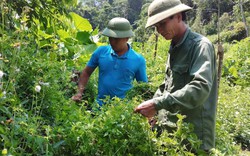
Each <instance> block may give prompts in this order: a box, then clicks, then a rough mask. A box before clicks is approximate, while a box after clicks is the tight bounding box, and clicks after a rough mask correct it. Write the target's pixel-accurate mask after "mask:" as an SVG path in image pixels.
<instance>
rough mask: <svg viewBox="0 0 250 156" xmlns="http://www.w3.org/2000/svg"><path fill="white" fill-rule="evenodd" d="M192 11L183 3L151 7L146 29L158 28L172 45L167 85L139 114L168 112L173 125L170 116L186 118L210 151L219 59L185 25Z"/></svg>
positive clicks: (168, 0) (164, 0) (161, 1)
mask: <svg viewBox="0 0 250 156" xmlns="http://www.w3.org/2000/svg"><path fill="white" fill-rule="evenodd" d="M188 10H191V8H190V7H189V6H187V5H185V4H182V3H181V2H180V0H155V1H153V2H152V3H151V4H150V6H149V8H148V20H147V24H146V27H150V26H155V27H156V29H157V31H158V32H159V33H160V34H161V35H162V36H163V37H164V38H165V39H166V40H171V45H170V49H169V54H168V60H167V66H166V77H165V83H164V84H162V85H161V86H160V87H159V89H158V90H157V91H156V93H155V95H154V97H153V98H152V99H150V100H148V101H145V102H143V103H141V104H140V105H139V106H137V107H136V108H135V111H136V112H138V113H141V114H142V115H144V116H145V117H147V118H152V117H153V116H155V115H156V113H157V112H158V113H160V112H161V111H162V110H164V111H165V112H167V114H168V115H166V116H167V118H168V120H170V121H173V122H175V121H176V120H177V119H176V118H175V116H174V115H172V116H171V115H170V114H174V113H180V114H183V115H186V118H185V121H187V122H189V123H192V124H193V125H194V132H195V133H196V134H197V136H198V138H199V139H200V140H201V141H202V145H201V149H203V150H206V151H209V150H210V149H211V148H214V147H215V115H216V105H217V104H216V103H217V70H216V69H217V67H216V56H215V51H214V47H213V45H212V43H211V42H210V41H209V40H208V39H207V38H206V37H204V36H202V35H200V34H197V33H195V32H193V31H191V30H190V28H189V27H188V26H187V25H186V24H185V19H186V14H185V12H186V11H188ZM166 116H165V117H166Z"/></svg>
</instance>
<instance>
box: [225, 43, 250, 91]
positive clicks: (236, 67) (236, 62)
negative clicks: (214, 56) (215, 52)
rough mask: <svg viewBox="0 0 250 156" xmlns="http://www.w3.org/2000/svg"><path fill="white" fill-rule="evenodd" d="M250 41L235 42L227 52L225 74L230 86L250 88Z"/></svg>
mask: <svg viewBox="0 0 250 156" xmlns="http://www.w3.org/2000/svg"><path fill="white" fill-rule="evenodd" d="M249 41H250V39H249V38H246V39H244V40H241V41H240V42H235V43H234V44H232V46H231V47H230V48H229V49H228V51H227V56H226V57H225V61H224V66H223V74H222V76H223V77H225V78H226V79H227V81H228V83H229V84H230V85H236V84H237V85H240V86H242V87H248V86H249V84H250V83H249V82H250V79H249V78H250V72H249V71H250V66H249V64H250V60H249V56H250V51H249V49H250V44H249Z"/></svg>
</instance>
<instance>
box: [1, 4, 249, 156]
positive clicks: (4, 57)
mask: <svg viewBox="0 0 250 156" xmlns="http://www.w3.org/2000/svg"><path fill="white" fill-rule="evenodd" d="M35 2H36V1H32V4H33V3H35ZM40 2H42V1H40ZM47 2H48V4H47V5H46V4H43V5H46V6H50V4H52V3H53V2H51V1H47ZM63 2H64V1H62V3H63ZM68 2H69V1H68ZM110 2H111V1H110ZM0 3H1V9H2V8H3V6H5V5H7V3H5V1H4V2H2V1H1V2H0ZM20 3H27V2H26V1H24V2H20ZM12 4H14V3H12ZM12 4H11V5H12ZM67 4H68V3H67ZM8 5H10V4H8ZM54 7H55V6H53V7H52V8H50V7H49V9H47V10H41V9H38V8H37V7H36V8H37V10H35V11H38V10H40V11H44V12H41V17H43V18H38V17H35V16H33V18H29V17H28V13H27V12H22V13H21V15H22V16H21V17H20V18H18V19H15V18H14V14H15V9H14V7H13V8H11V7H10V8H9V9H10V10H11V11H10V10H9V11H10V12H8V13H10V14H9V15H10V16H11V18H10V19H11V20H9V19H8V18H6V17H7V16H6V15H7V14H5V13H6V12H4V14H3V13H2V15H3V16H2V17H1V20H2V21H4V22H2V23H1V24H2V27H1V32H2V34H1V36H0V45H1V46H0V72H1V77H0V140H1V142H0V149H7V152H8V154H10V155H150V156H151V155H157V156H158V155H195V154H194V153H193V151H192V150H190V146H191V149H193V150H196V151H198V154H197V155H205V154H204V151H199V150H198V149H199V145H200V140H198V139H197V137H196V136H195V135H194V134H193V127H192V125H190V124H188V123H185V122H183V119H184V118H185V117H184V116H182V115H180V114H178V115H177V117H178V118H179V120H178V121H177V123H174V124H175V125H176V130H175V131H174V132H173V133H168V132H167V131H163V132H162V133H161V135H160V136H158V135H157V131H154V130H153V129H151V127H150V125H149V124H148V121H147V119H145V118H144V117H142V116H141V115H139V114H135V113H133V109H134V107H135V106H137V105H138V104H140V103H141V102H142V101H143V100H147V99H150V98H151V97H152V96H153V94H154V92H155V90H156V89H157V86H158V85H159V84H161V82H162V81H163V80H164V76H165V62H166V59H167V49H168V48H169V42H167V41H165V39H163V38H162V37H161V36H160V37H159V40H158V43H157V46H158V50H157V51H155V46H156V44H155V37H156V36H155V34H153V35H151V36H150V37H149V39H148V40H147V42H145V44H141V43H139V42H136V43H135V42H133V43H132V46H133V48H134V49H135V50H137V51H138V52H139V53H141V54H142V55H143V56H145V58H146V60H147V62H146V63H147V73H148V76H149V83H148V84H145V83H138V84H137V83H135V84H134V85H135V87H134V88H133V89H132V90H130V91H129V92H128V94H127V98H126V99H124V100H121V99H117V98H114V99H107V100H106V101H107V104H106V105H105V106H103V107H102V108H99V107H98V105H97V104H96V103H95V102H94V99H95V96H96V91H97V78H98V77H97V74H96V73H94V75H92V78H91V80H90V83H89V84H88V88H87V92H86V93H85V95H84V100H83V101H82V102H80V103H75V102H73V101H72V100H71V96H72V95H73V94H74V93H75V89H76V87H77V86H76V83H75V82H71V79H72V77H74V73H72V70H81V69H82V68H83V66H84V65H85V64H86V62H87V61H88V59H89V57H90V55H91V53H92V52H93V50H94V49H95V48H96V47H97V46H98V45H100V43H95V42H93V39H92V37H93V36H94V35H96V34H98V30H97V29H95V30H94V31H93V30H92V26H91V25H90V24H89V22H88V21H87V20H86V19H83V18H81V17H80V16H78V15H77V14H75V13H69V16H68V15H67V16H65V15H61V14H59V13H58V14H57V12H56V11H55V10H57V9H56V8H54ZM39 8H40V6H39ZM51 11H52V12H53V11H55V12H53V13H54V14H49V15H48V16H49V17H48V18H47V20H43V19H44V18H45V17H47V16H45V13H46V12H51ZM50 15H53V17H55V18H54V19H53V20H52V18H50ZM39 17H40V15H39ZM7 20H9V22H10V23H14V25H13V26H14V27H13V28H11V29H8V28H10V27H9V25H8V24H7V23H8V22H6V21H7ZM30 20H32V21H30ZM46 21H47V22H46ZM29 22H31V23H34V24H33V25H30V26H29V24H28V23H29ZM248 43H249V40H248V39H246V40H243V41H241V42H237V44H235V45H233V46H232V47H230V45H228V46H227V47H228V48H227V50H228V52H227V53H226V55H228V56H226V57H227V58H230V59H231V60H232V59H235V58H237V60H236V61H234V62H238V63H235V64H233V65H232V64H230V63H229V64H230V66H229V65H227V63H225V68H228V69H230V68H231V67H233V66H234V67H235V68H236V69H240V70H239V71H237V75H238V77H236V78H237V81H234V80H235V79H227V81H228V80H229V81H230V82H233V83H235V86H234V87H229V86H226V85H225V83H223V85H222V89H221V90H220V97H219V104H218V121H217V136H218V137H217V138H216V149H213V150H212V153H211V155H239V153H240V152H239V150H240V147H239V145H236V144H240V145H241V147H242V148H244V149H249V127H250V126H249V121H248V120H247V119H248V118H249V108H248V107H249V104H248V101H247V100H248V99H249V98H248V97H249V87H248V85H249V79H248V78H249V75H248V74H249V69H248V68H249V60H248V57H249V55H248V52H249V46H248V45H249V44H248ZM235 52H236V53H235ZM229 56H232V57H229ZM230 59H227V60H228V61H229V62H230ZM229 71H231V70H228V71H227V70H224V75H223V76H225V77H226V78H228V77H230V76H228V75H230V74H231V75H233V74H234V73H235V72H233V73H231V72H229ZM232 71H234V70H232ZM238 84H240V85H241V86H244V87H243V89H242V88H240V87H239V86H238ZM226 94H227V95H226ZM228 95H229V96H228ZM232 110H235V111H232ZM158 125H159V123H158ZM159 126H160V125H159ZM186 143H187V144H188V145H189V147H188V146H186Z"/></svg>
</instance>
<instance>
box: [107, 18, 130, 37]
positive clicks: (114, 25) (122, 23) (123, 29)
mask: <svg viewBox="0 0 250 156" xmlns="http://www.w3.org/2000/svg"><path fill="white" fill-rule="evenodd" d="M102 35H105V36H108V37H114V38H127V37H132V36H134V33H133V31H132V29H131V25H130V23H129V21H128V20H127V19H125V18H122V17H115V18H113V19H111V20H110V21H109V23H108V26H107V27H106V28H105V29H104V30H103V32H102Z"/></svg>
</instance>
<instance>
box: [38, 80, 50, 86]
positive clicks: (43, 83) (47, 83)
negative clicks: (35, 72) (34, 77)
mask: <svg viewBox="0 0 250 156" xmlns="http://www.w3.org/2000/svg"><path fill="white" fill-rule="evenodd" d="M39 84H40V85H42V86H49V82H42V81H40V82H39Z"/></svg>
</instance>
